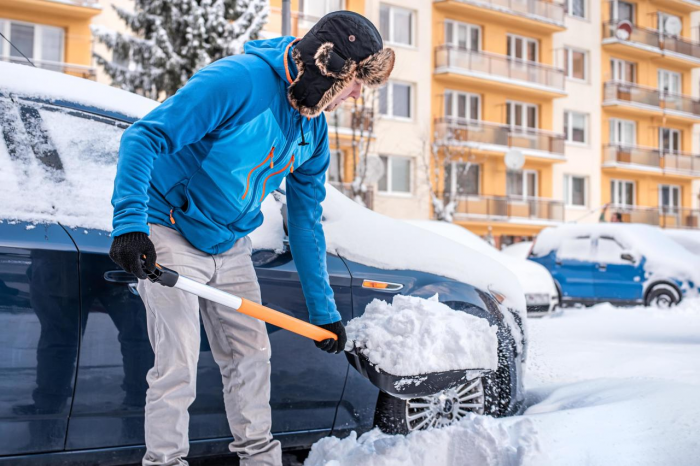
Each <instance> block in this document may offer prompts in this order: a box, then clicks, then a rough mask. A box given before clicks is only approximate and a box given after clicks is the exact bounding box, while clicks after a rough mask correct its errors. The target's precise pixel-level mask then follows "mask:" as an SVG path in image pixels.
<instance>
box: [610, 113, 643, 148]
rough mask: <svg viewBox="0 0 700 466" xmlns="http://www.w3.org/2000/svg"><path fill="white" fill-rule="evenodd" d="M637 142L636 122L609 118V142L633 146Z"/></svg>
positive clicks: (622, 145) (621, 145)
mask: <svg viewBox="0 0 700 466" xmlns="http://www.w3.org/2000/svg"><path fill="white" fill-rule="evenodd" d="M636 142H637V124H636V123H635V122H634V121H630V120H618V119H617V118H611V119H610V144H612V145H616V146H620V147H634V145H635V144H636Z"/></svg>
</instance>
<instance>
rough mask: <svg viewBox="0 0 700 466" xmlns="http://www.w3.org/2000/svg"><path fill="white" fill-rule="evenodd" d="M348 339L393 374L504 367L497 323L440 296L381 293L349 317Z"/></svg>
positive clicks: (349, 343) (376, 363)
mask: <svg viewBox="0 0 700 466" xmlns="http://www.w3.org/2000/svg"><path fill="white" fill-rule="evenodd" d="M346 331H347V335H348V343H347V346H346V348H345V349H346V350H351V349H352V347H353V345H354V346H355V348H357V350H358V352H360V353H362V354H363V355H365V356H366V357H367V358H368V359H369V360H370V361H371V362H372V363H373V364H375V365H376V366H377V367H378V368H379V369H381V370H383V371H384V372H388V373H389V374H392V375H399V376H401V375H406V376H410V375H419V374H427V373H430V372H442V371H450V370H460V369H489V370H496V369H497V368H498V338H497V336H496V331H497V328H496V327H495V326H491V325H489V323H488V321H487V320H486V319H482V318H480V317H475V316H473V315H471V314H467V313H466V312H461V311H455V310H453V309H450V308H449V307H448V306H447V305H445V304H443V303H441V302H440V301H439V300H438V295H435V296H433V297H432V298H429V299H423V298H417V297H413V296H403V295H396V296H394V299H393V301H392V302H391V303H387V302H386V301H382V300H380V299H375V300H374V301H372V302H371V303H369V304H368V305H367V307H366V308H365V312H364V314H362V315H361V316H360V317H356V318H354V319H352V320H351V321H350V322H348V324H347V326H346Z"/></svg>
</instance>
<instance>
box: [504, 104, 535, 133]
mask: <svg viewBox="0 0 700 466" xmlns="http://www.w3.org/2000/svg"><path fill="white" fill-rule="evenodd" d="M517 106H521V107H522V108H523V110H524V112H523V113H522V115H523V116H524V118H523V122H525V123H526V124H525V125H524V126H523V125H521V126H517V125H516V124H515V107H517ZM530 108H534V109H535V126H532V127H530V126H527V120H529V117H528V115H529V112H528V109H530ZM509 121H510V123H509ZM506 125H507V126H508V127H509V128H510V130H511V131H513V132H518V133H523V134H527V132H528V131H532V130H538V129H539V127H540V109H539V105H538V104H532V103H530V102H521V101H518V100H506Z"/></svg>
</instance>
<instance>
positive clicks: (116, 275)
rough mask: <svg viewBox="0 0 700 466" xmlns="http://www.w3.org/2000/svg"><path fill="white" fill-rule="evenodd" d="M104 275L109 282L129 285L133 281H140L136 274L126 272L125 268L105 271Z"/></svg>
mask: <svg viewBox="0 0 700 466" xmlns="http://www.w3.org/2000/svg"><path fill="white" fill-rule="evenodd" d="M104 277H105V280H107V281H108V282H112V283H120V284H123V285H129V284H132V283H138V282H139V280H138V279H137V278H136V276H135V275H134V274H131V273H129V272H125V271H123V270H110V271H109V272H105V275H104Z"/></svg>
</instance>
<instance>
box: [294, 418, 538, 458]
mask: <svg viewBox="0 0 700 466" xmlns="http://www.w3.org/2000/svg"><path fill="white" fill-rule="evenodd" d="M536 456H540V457H542V456H543V455H542V453H541V452H540V449H539V446H538V444H537V438H536V431H535V428H534V425H533V423H532V422H531V421H529V420H520V421H517V422H511V423H504V422H501V421H499V420H496V419H492V418H489V417H485V416H466V417H465V418H464V419H463V420H462V421H461V422H460V423H458V424H455V425H453V426H449V427H446V428H444V429H433V430H424V431H418V432H413V433H410V434H408V435H406V436H403V435H396V436H392V435H387V434H383V433H382V432H381V431H380V430H379V429H374V430H372V431H370V432H368V433H366V434H364V435H362V436H361V437H360V438H357V434H356V433H355V432H352V433H351V434H350V436H348V437H346V438H344V439H342V440H341V439H338V438H335V437H328V438H325V439H323V440H320V441H319V442H317V443H316V444H315V445H314V446H313V447H312V448H311V452H310V454H309V457H308V459H307V460H306V462H305V463H304V465H305V466H357V465H363V466H406V465H411V466H448V465H475V466H476V465H478V466H503V465H516V464H525V463H528V462H529V461H530V460H531V459H533V458H534V457H536Z"/></svg>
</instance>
